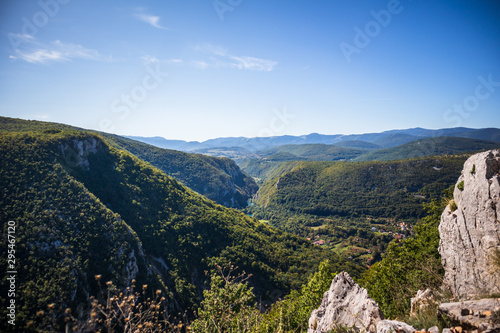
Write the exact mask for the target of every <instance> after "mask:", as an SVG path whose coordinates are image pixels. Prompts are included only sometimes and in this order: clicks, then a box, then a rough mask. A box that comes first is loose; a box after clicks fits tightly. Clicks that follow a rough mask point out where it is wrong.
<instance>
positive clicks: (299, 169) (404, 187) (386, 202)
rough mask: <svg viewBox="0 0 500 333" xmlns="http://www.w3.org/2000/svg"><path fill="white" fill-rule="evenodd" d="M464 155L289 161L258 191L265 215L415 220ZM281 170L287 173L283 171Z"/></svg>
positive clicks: (454, 172) (452, 175) (438, 193)
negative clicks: (395, 159)
mask: <svg viewBox="0 0 500 333" xmlns="http://www.w3.org/2000/svg"><path fill="white" fill-rule="evenodd" d="M467 156H468V155H456V156H434V157H426V158H417V159H410V160H399V161H392V162H290V163H288V165H289V167H286V164H283V165H282V166H280V168H275V171H274V173H273V174H271V175H268V180H267V181H266V182H265V183H264V184H263V185H262V186H261V188H260V189H259V192H257V200H256V203H257V204H258V205H260V206H263V207H266V210H268V211H269V212H272V211H287V212H290V213H293V214H309V215H313V216H340V217H342V216H343V217H359V216H368V217H377V218H378V217H385V218H399V219H405V218H419V217H422V216H423V215H424V211H423V207H422V203H423V202H427V201H429V200H430V199H432V198H439V197H440V196H441V192H442V191H443V190H444V189H446V188H447V187H449V186H450V185H451V184H453V183H454V181H455V179H456V177H457V175H459V174H460V170H461V166H462V164H463V162H464V161H465V159H466V158H467ZM284 170H286V172H283V171H284Z"/></svg>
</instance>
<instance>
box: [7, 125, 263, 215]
mask: <svg viewBox="0 0 500 333" xmlns="http://www.w3.org/2000/svg"><path fill="white" fill-rule="evenodd" d="M50 129H57V130H76V131H84V129H81V128H77V127H73V126H68V125H64V124H56V123H49V122H41V121H27V120H21V119H13V118H7V117H0V132H6V131H23V132H26V131H42V130H50ZM94 133H98V132H94ZM99 135H101V136H102V137H104V138H106V140H107V142H108V143H109V144H111V145H112V146H113V147H116V148H119V149H124V150H127V151H128V152H130V153H132V154H134V155H136V156H137V157H139V158H141V159H143V160H145V161H147V162H149V163H151V164H152V165H153V166H155V167H157V168H159V169H160V170H162V171H163V172H165V173H166V174H168V175H170V176H172V177H174V178H176V179H177V180H179V181H180V182H182V183H183V184H184V185H187V186H188V187H190V188H191V189H193V190H195V191H196V192H198V193H200V194H203V195H205V196H206V197H208V198H209V199H212V200H214V201H216V202H217V203H220V204H222V205H225V206H228V207H236V208H239V207H244V206H246V204H247V200H248V199H249V198H251V197H252V196H253V195H254V194H255V193H256V191H257V189H258V188H257V185H256V184H255V182H254V181H253V179H252V178H251V177H248V176H247V175H245V174H244V173H242V172H241V170H240V169H239V167H238V166H237V165H236V164H235V163H234V162H233V161H232V160H230V159H228V158H215V157H209V156H205V155H200V154H187V153H184V152H180V151H174V150H168V149H160V148H158V147H155V146H151V145H148V144H145V143H143V142H139V141H134V140H131V139H127V138H124V137H121V136H118V135H112V134H107V133H99Z"/></svg>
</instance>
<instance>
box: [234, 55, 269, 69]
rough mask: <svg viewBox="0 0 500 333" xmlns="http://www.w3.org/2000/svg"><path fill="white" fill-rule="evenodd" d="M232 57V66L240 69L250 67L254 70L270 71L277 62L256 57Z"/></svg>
mask: <svg viewBox="0 0 500 333" xmlns="http://www.w3.org/2000/svg"><path fill="white" fill-rule="evenodd" d="M231 59H232V60H233V61H234V62H233V63H232V64H231V67H233V68H238V69H248V70H252V71H265V72H270V71H272V70H273V68H274V66H276V64H277V62H276V61H272V60H267V59H260V58H254V57H231Z"/></svg>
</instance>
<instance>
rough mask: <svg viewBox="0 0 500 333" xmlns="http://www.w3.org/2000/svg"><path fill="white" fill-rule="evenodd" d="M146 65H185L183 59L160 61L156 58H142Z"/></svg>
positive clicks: (148, 56)
mask: <svg viewBox="0 0 500 333" xmlns="http://www.w3.org/2000/svg"><path fill="white" fill-rule="evenodd" d="M141 59H142V61H143V62H144V64H145V65H150V64H155V63H164V64H170V65H180V64H182V63H183V61H182V59H175V58H174V59H158V57H156V56H150V55H145V56H142V57H141Z"/></svg>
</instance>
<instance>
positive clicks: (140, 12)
mask: <svg viewBox="0 0 500 333" xmlns="http://www.w3.org/2000/svg"><path fill="white" fill-rule="evenodd" d="M134 16H135V17H136V18H138V19H139V20H141V21H143V22H146V23H148V24H150V25H151V26H153V27H155V28H158V29H163V30H167V28H165V27H163V26H162V25H160V17H159V16H155V15H150V14H146V13H145V12H144V9H143V8H136V9H135V12H134Z"/></svg>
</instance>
